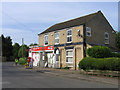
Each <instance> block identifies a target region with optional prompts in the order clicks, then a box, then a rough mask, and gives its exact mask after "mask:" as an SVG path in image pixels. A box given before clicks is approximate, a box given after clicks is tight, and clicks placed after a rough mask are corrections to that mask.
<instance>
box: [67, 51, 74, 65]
mask: <svg viewBox="0 0 120 90" xmlns="http://www.w3.org/2000/svg"><path fill="white" fill-rule="evenodd" d="M67 51H72V52H73V49H68V50H66V63H69V64H73V62H74V61H72V62H67V58H68V57H70V58H73V55H72V56H67Z"/></svg>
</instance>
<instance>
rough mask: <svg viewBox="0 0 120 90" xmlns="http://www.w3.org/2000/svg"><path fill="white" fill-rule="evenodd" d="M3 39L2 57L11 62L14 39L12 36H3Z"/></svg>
mask: <svg viewBox="0 0 120 90" xmlns="http://www.w3.org/2000/svg"><path fill="white" fill-rule="evenodd" d="M1 38H2V56H4V57H6V58H7V60H8V61H11V56H12V55H13V53H12V49H13V47H12V39H11V38H10V36H7V37H4V35H1Z"/></svg>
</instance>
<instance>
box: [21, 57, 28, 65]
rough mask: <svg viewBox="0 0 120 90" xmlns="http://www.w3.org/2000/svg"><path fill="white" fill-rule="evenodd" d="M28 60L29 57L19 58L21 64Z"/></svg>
mask: <svg viewBox="0 0 120 90" xmlns="http://www.w3.org/2000/svg"><path fill="white" fill-rule="evenodd" d="M27 62H28V61H27V58H20V59H19V64H20V65H25V64H26V63H27Z"/></svg>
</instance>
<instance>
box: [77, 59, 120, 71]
mask: <svg viewBox="0 0 120 90" xmlns="http://www.w3.org/2000/svg"><path fill="white" fill-rule="evenodd" d="M79 68H80V69H83V70H91V69H92V70H113V71H119V70H120V58H91V57H86V58H84V59H82V60H81V61H80V62H79Z"/></svg>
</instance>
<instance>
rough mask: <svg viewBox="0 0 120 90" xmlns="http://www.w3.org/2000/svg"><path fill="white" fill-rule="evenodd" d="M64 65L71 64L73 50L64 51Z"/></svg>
mask: <svg viewBox="0 0 120 90" xmlns="http://www.w3.org/2000/svg"><path fill="white" fill-rule="evenodd" d="M66 63H73V50H72V49H71V50H66Z"/></svg>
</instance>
